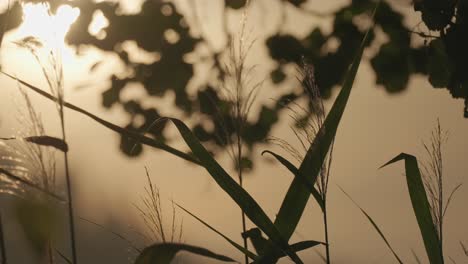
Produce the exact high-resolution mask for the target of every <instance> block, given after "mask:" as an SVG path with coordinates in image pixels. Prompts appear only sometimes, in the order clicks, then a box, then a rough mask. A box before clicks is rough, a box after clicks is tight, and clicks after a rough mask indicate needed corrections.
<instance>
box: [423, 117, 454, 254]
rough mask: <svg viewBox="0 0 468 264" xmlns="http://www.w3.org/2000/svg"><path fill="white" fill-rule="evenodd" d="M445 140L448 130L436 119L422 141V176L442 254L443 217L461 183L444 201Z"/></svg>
mask: <svg viewBox="0 0 468 264" xmlns="http://www.w3.org/2000/svg"><path fill="white" fill-rule="evenodd" d="M447 140H448V132H447V131H445V130H443V129H442V128H441V125H440V121H439V119H437V125H436V127H435V128H434V130H433V131H432V133H431V138H430V140H429V142H423V146H424V149H425V151H426V154H427V156H428V158H427V160H426V162H424V163H423V165H422V177H423V181H424V185H425V188H426V191H427V194H428V200H429V204H430V210H431V216H432V222H433V224H434V227H435V228H436V230H437V235H438V238H439V243H440V250H441V254H442V256H443V223H444V217H445V214H446V212H447V209H448V207H449V205H450V202H451V201H452V198H453V195H454V194H455V193H456V191H457V190H458V189H459V188H460V187H461V184H460V185H457V186H456V187H455V188H454V189H453V190H452V192H451V193H450V195H449V196H448V198H447V199H446V201H445V200H444V199H445V193H444V171H443V146H444V144H445V143H446V142H447Z"/></svg>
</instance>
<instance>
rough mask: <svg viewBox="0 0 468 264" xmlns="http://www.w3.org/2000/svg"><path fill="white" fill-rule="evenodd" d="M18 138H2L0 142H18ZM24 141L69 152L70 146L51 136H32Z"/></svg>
mask: <svg viewBox="0 0 468 264" xmlns="http://www.w3.org/2000/svg"><path fill="white" fill-rule="evenodd" d="M16 139H17V138H15V137H12V138H0V140H5V141H7V140H16ZM22 139H23V140H24V141H27V142H30V143H34V144H36V145H40V146H44V147H52V148H56V149H57V150H60V151H62V152H68V144H67V143H66V142H65V141H63V140H62V139H60V138H56V137H51V136H32V137H25V138H22Z"/></svg>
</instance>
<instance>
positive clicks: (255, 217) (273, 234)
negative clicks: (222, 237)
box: [168, 118, 302, 263]
mask: <svg viewBox="0 0 468 264" xmlns="http://www.w3.org/2000/svg"><path fill="white" fill-rule="evenodd" d="M168 119H169V120H170V121H172V123H174V125H175V126H176V127H177V129H178V130H179V133H180V134H181V136H182V138H183V139H184V141H185V143H186V144H187V145H188V146H189V148H190V149H191V150H192V152H193V154H194V155H195V157H197V158H198V160H200V162H201V164H202V166H204V167H205V169H206V170H207V171H208V172H209V173H210V175H211V177H212V178H213V179H214V180H215V181H216V183H217V184H218V185H219V186H220V187H221V188H222V189H223V190H224V191H225V192H226V193H227V194H228V195H229V196H230V197H231V198H232V199H233V200H234V201H235V202H236V204H237V205H238V206H239V207H240V208H241V209H242V210H243V212H244V213H245V214H246V215H247V217H249V219H250V220H251V221H252V222H253V223H254V224H255V225H256V226H258V227H259V228H260V229H261V230H262V231H263V232H265V234H266V235H267V236H268V237H269V238H270V239H271V241H272V242H273V243H274V244H275V245H277V246H278V247H279V248H281V250H283V251H285V252H286V253H287V255H288V256H290V257H291V258H292V260H293V261H295V262H296V263H302V261H301V260H300V258H299V257H298V256H297V255H296V253H294V252H292V251H291V249H290V248H289V245H288V242H287V241H286V240H285V239H284V238H283V237H282V235H281V233H280V232H279V231H278V229H276V227H275V225H274V224H273V223H272V222H271V220H270V219H269V218H268V216H267V215H266V213H265V212H264V211H263V209H262V208H261V207H260V205H258V203H257V202H256V201H255V200H254V199H253V198H252V197H251V196H250V194H249V193H248V192H246V191H245V190H244V189H243V188H242V187H241V186H240V185H239V184H238V183H237V182H236V181H234V179H233V178H232V177H231V176H230V175H229V174H228V173H227V172H226V171H225V170H224V169H223V168H222V167H221V166H220V165H219V164H218V162H216V160H214V159H213V157H212V156H211V154H210V153H209V152H208V151H207V150H206V149H205V148H204V147H203V145H202V144H201V143H200V142H199V141H198V139H197V138H196V137H195V136H194V135H193V133H192V132H191V131H190V129H189V128H188V127H187V126H186V125H185V124H184V123H183V122H182V121H180V120H179V119H175V118H168Z"/></svg>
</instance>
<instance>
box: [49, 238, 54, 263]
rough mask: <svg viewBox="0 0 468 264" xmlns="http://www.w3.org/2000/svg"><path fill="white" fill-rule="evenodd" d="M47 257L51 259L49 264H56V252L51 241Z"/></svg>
mask: <svg viewBox="0 0 468 264" xmlns="http://www.w3.org/2000/svg"><path fill="white" fill-rule="evenodd" d="M49 236H50V235H49ZM47 255H48V257H49V264H54V263H55V261H54V251H53V250H52V242H51V241H50V240H49V241H48V242H47Z"/></svg>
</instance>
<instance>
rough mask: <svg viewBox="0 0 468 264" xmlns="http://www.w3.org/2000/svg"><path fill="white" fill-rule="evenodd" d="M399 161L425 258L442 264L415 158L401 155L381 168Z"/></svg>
mask: <svg viewBox="0 0 468 264" xmlns="http://www.w3.org/2000/svg"><path fill="white" fill-rule="evenodd" d="M401 160H404V161H405V171H406V183H407V185H408V192H409V195H410V198H411V203H412V205H413V211H414V214H415V215H416V219H417V221H418V225H419V230H420V231H421V236H422V238H423V241H424V246H425V248H426V253H427V256H428V258H429V261H430V263H431V264H442V263H443V262H444V261H443V258H442V255H441V250H440V243H439V238H438V236H437V231H436V228H435V226H434V223H433V222H432V216H431V209H430V204H429V200H428V199H427V194H426V190H425V189H424V183H423V181H422V177H421V172H420V170H419V167H418V160H417V159H416V157H415V156H412V155H409V154H406V153H401V154H400V155H398V156H396V157H395V158H393V159H392V160H390V161H389V162H387V163H385V164H384V165H383V166H382V167H381V168H383V167H386V166H388V165H390V164H393V163H395V162H398V161H401Z"/></svg>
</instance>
